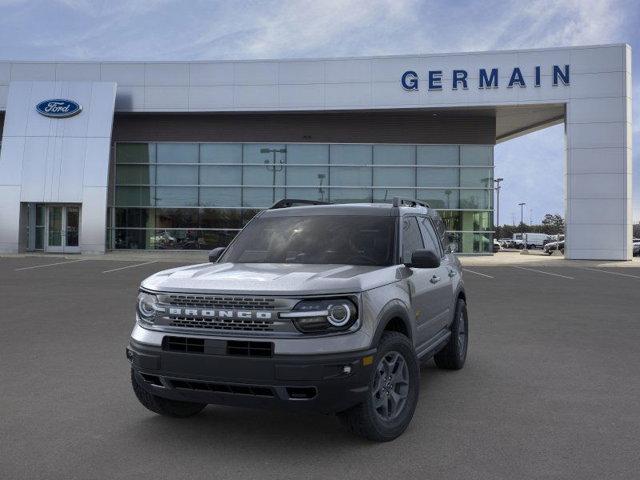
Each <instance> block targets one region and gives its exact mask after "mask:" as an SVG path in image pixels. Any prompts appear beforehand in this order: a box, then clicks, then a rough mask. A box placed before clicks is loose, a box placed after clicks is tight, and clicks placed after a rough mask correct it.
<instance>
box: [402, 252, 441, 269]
mask: <svg viewBox="0 0 640 480" xmlns="http://www.w3.org/2000/svg"><path fill="white" fill-rule="evenodd" d="M405 265H406V264H405ZM439 266H440V257H439V256H438V255H437V254H436V253H435V252H432V251H431V250H416V251H414V252H413V255H411V263H410V264H408V265H407V267H412V268H438V267H439Z"/></svg>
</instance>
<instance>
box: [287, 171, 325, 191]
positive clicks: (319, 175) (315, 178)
mask: <svg viewBox="0 0 640 480" xmlns="http://www.w3.org/2000/svg"><path fill="white" fill-rule="evenodd" d="M328 173H329V168H328V167H287V185H291V186H312V185H313V186H315V185H317V186H318V187H320V186H322V185H327V177H328Z"/></svg>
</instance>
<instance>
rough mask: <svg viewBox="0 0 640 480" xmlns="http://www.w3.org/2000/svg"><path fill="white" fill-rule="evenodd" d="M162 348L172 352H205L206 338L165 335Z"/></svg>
mask: <svg viewBox="0 0 640 480" xmlns="http://www.w3.org/2000/svg"><path fill="white" fill-rule="evenodd" d="M162 348H163V349H164V350H169V351H172V352H187V353H204V340H203V339H201V338H185V337H164V340H163V341H162Z"/></svg>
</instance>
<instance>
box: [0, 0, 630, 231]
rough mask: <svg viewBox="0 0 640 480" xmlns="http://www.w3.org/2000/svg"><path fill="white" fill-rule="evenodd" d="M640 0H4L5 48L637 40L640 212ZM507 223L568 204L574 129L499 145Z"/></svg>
mask: <svg viewBox="0 0 640 480" xmlns="http://www.w3.org/2000/svg"><path fill="white" fill-rule="evenodd" d="M639 40H640V2H639V1H638V0H564V1H562V2H560V1H557V0H528V1H526V2H522V1H510V2H505V1H493V0H482V1H477V0H458V1H452V0H444V1H430V0H286V1H285V0H279V1H278V0H276V1H257V0H225V1H214V0H204V1H199V0H189V1H187V0H181V1H180V0H97V1H90V0H47V1H27V0H0V60H45V61H48V60H163V61H164V60H219V59H233V60H243V59H260V58H314V57H340V56H366V55H394V54H427V53H446V52H463V51H465V52H466V51H469V52H471V51H483V50H501V49H520V48H537V47H555V46H572V45H594V44H603V43H628V44H630V45H631V47H632V48H634V52H633V60H632V65H633V78H634V82H633V97H634V108H633V110H634V127H633V135H634V144H635V145H636V146H637V147H636V149H635V151H634V155H633V157H634V158H633V161H634V172H635V173H634V182H633V183H634V191H635V192H636V193H635V195H634V222H638V221H640V141H639V140H640V115H639V113H638V112H639V111H640V109H639V108H638V99H640V61H639V60H640V59H638V51H640V44H639ZM495 166H496V168H495V175H496V177H503V178H504V181H503V183H502V185H503V188H502V191H501V196H500V204H501V208H500V223H511V222H512V221H513V220H515V221H516V222H519V220H520V208H519V207H518V206H517V204H518V203H519V202H526V203H527V207H526V210H525V214H524V219H525V222H527V223H528V222H529V221H530V220H532V221H533V222H534V223H537V222H539V221H540V219H541V218H542V217H543V216H544V214H545V213H560V214H564V212H563V208H564V207H563V168H564V130H563V126H562V125H560V126H555V127H551V128H548V129H545V130H541V131H539V132H535V133H532V134H529V135H526V136H523V137H520V138H517V139H514V140H510V141H508V142H505V143H502V144H499V145H497V146H496V148H495Z"/></svg>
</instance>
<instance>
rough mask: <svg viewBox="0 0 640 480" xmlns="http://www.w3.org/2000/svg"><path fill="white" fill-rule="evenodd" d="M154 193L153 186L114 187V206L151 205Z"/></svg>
mask: <svg viewBox="0 0 640 480" xmlns="http://www.w3.org/2000/svg"><path fill="white" fill-rule="evenodd" d="M154 193H155V188H154V187H116V206H123V207H124V206H132V207H147V206H153V205H154V197H153V196H154Z"/></svg>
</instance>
